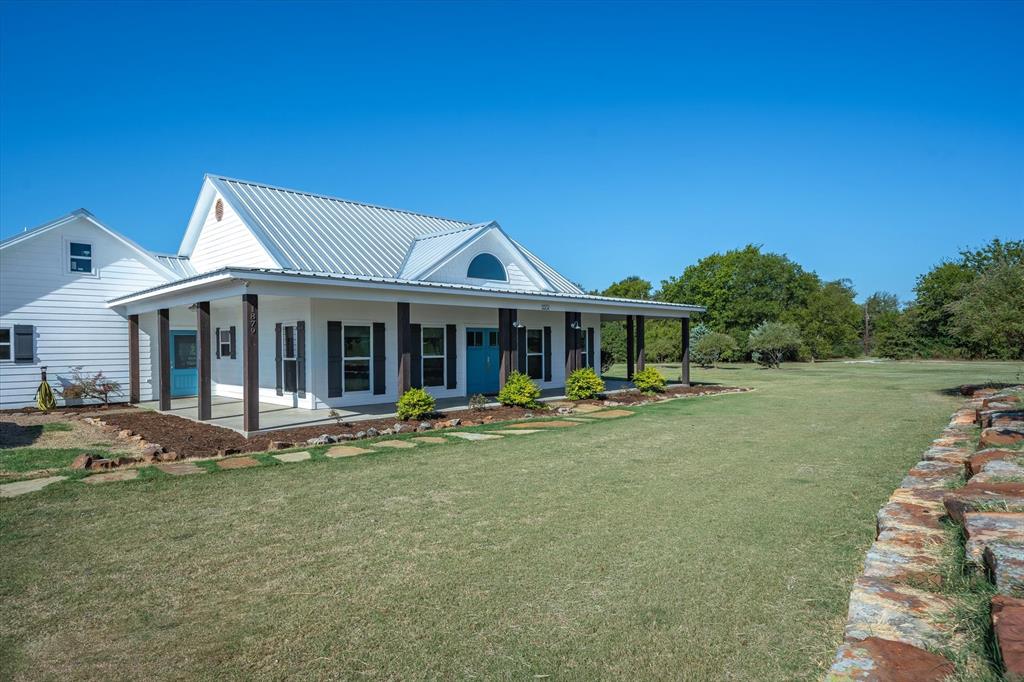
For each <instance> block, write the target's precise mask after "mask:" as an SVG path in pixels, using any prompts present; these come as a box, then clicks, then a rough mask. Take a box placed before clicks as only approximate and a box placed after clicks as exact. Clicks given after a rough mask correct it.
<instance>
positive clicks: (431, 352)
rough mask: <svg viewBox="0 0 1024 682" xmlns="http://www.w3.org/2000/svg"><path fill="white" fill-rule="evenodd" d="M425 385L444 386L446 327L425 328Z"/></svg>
mask: <svg viewBox="0 0 1024 682" xmlns="http://www.w3.org/2000/svg"><path fill="white" fill-rule="evenodd" d="M423 385H424V386H444V327H423Z"/></svg>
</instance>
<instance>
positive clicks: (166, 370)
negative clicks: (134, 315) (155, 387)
mask: <svg viewBox="0 0 1024 682" xmlns="http://www.w3.org/2000/svg"><path fill="white" fill-rule="evenodd" d="M156 319H157V338H158V339H159V348H160V350H159V352H160V409H161V410H169V409H171V311H170V310H169V309H167V308H161V309H160V310H158V311H156Z"/></svg>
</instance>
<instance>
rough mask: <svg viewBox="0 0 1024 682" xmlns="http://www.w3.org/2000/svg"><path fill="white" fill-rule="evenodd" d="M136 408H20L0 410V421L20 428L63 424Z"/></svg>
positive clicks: (113, 404)
mask: <svg viewBox="0 0 1024 682" xmlns="http://www.w3.org/2000/svg"><path fill="white" fill-rule="evenodd" d="M137 409H138V408H137V407H135V406H134V405H129V404H128V403H112V404H110V405H108V406H104V405H71V406H69V407H61V408H58V409H56V410H50V411H49V412H42V411H40V410H38V409H37V408H35V407H20V408H18V409H16V410H0V420H3V421H7V422H14V423H16V424H20V425H22V426H30V425H32V424H49V423H52V422H64V421H68V420H69V419H81V418H82V417H106V416H107V415H109V414H113V413H115V412H124V411H134V410H137Z"/></svg>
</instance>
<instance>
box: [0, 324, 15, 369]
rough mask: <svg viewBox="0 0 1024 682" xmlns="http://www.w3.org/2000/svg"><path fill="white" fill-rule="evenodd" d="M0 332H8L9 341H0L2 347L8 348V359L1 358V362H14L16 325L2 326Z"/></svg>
mask: <svg viewBox="0 0 1024 682" xmlns="http://www.w3.org/2000/svg"><path fill="white" fill-rule="evenodd" d="M0 330H6V331H7V341H6V342H3V341H0V346H7V357H6V358H4V357H0V362H14V325H13V324H2V325H0Z"/></svg>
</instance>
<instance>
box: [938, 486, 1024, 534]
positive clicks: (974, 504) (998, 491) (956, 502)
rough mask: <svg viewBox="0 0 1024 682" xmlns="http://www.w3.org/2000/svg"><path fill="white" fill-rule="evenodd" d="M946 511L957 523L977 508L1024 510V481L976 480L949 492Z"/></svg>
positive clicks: (945, 502) (961, 521)
mask: <svg viewBox="0 0 1024 682" xmlns="http://www.w3.org/2000/svg"><path fill="white" fill-rule="evenodd" d="M943 503H944V504H945V506H946V513H947V514H949V518H951V519H952V520H953V521H955V522H956V523H963V520H964V514H966V513H968V512H973V511H977V510H984V509H989V510H991V509H993V508H1001V509H1002V510H1003V511H1024V483H1014V482H1002V481H997V482H991V481H975V480H974V479H973V478H972V479H971V480H970V481H968V482H967V485H965V486H964V487H963V488H959V489H958V490H955V491H953V492H951V493H948V494H947V495H946V496H945V498H943Z"/></svg>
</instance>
